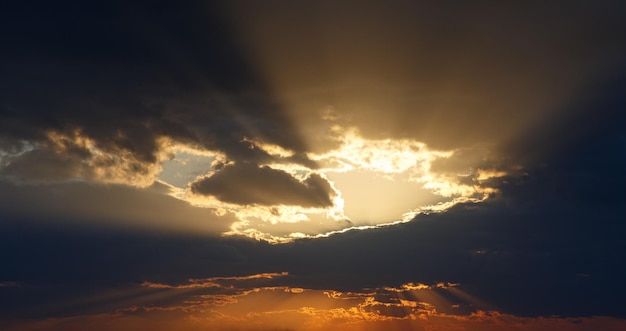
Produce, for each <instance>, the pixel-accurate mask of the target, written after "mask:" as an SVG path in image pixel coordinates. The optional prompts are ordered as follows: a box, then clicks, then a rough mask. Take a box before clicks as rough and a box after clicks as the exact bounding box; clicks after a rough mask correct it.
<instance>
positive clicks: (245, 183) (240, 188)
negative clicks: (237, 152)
mask: <svg viewBox="0 0 626 331" xmlns="http://www.w3.org/2000/svg"><path fill="white" fill-rule="evenodd" d="M190 185H191V191H192V192H193V193H195V194H200V195H212V196H215V197H216V198H218V199H219V200H221V201H223V202H229V203H234V204H239V205H248V204H258V205H266V206H271V205H294V206H302V207H329V206H332V204H333V203H332V198H333V196H334V195H335V192H334V190H333V189H332V187H331V186H330V184H329V183H328V181H327V180H326V179H324V178H322V177H321V176H320V175H317V174H310V175H308V176H307V177H306V178H305V179H304V180H299V179H297V178H295V177H293V176H292V175H291V174H289V173H287V172H285V171H282V170H276V169H272V168H270V167H267V166H261V167H259V166H256V165H254V164H246V163H244V164H241V165H229V166H225V167H223V168H222V169H220V170H218V171H216V172H215V173H213V174H211V175H209V176H206V177H202V178H200V179H198V180H196V181H195V182H193V183H191V184H190Z"/></svg>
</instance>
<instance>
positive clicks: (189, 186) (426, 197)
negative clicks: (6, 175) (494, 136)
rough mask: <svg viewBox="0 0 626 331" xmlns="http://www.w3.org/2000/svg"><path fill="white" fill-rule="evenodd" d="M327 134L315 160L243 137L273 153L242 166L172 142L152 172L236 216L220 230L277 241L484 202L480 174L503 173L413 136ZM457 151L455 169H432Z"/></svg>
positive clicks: (334, 127) (181, 192)
mask: <svg viewBox="0 0 626 331" xmlns="http://www.w3.org/2000/svg"><path fill="white" fill-rule="evenodd" d="M330 132H331V136H330V139H332V140H334V141H335V142H336V144H335V146H336V147H335V148H333V149H330V150H327V151H325V152H322V153H309V154H308V155H307V158H308V159H309V160H312V161H314V162H315V163H316V164H317V167H309V166H307V165H304V164H303V163H295V162H294V161H293V156H294V154H295V153H294V152H293V151H290V150H287V149H285V148H283V147H280V146H278V145H274V144H269V143H265V142H263V141H262V140H260V139H250V138H244V139H243V140H242V142H243V143H248V144H249V148H250V149H258V150H260V151H261V152H264V153H266V154H268V155H272V156H273V158H271V161H269V162H265V163H261V164H256V163H246V162H242V161H234V160H228V159H227V157H225V156H224V155H222V154H220V153H217V152H212V151H203V150H197V149H193V148H188V147H185V146H178V147H176V146H175V147H170V148H169V149H170V151H171V158H170V159H167V160H166V161H164V162H162V163H161V168H162V171H161V172H160V173H159V175H158V177H157V178H158V180H160V181H162V182H165V183H167V184H169V185H171V190H172V191H171V195H172V196H174V197H176V198H178V199H182V200H184V201H187V202H189V203H191V204H193V205H195V206H197V207H204V208H207V209H209V210H211V211H212V213H213V215H214V216H217V217H221V216H225V215H229V216H231V217H234V218H235V219H236V220H237V221H235V222H234V223H233V224H232V225H231V229H230V231H228V232H226V233H225V234H226V235H243V236H247V237H251V238H256V239H262V240H266V241H269V242H273V243H281V242H289V241H292V240H294V239H298V238H315V237H324V236H328V235H331V234H333V233H338V232H345V231H348V230H351V229H355V230H358V229H368V228H372V227H379V226H387V225H392V224H396V223H402V222H408V221H410V220H412V219H413V218H414V217H415V216H416V215H418V214H419V213H429V212H440V211H443V210H446V209H447V208H449V207H451V206H453V205H455V204H456V203H459V202H468V201H472V202H479V201H483V200H485V199H486V198H487V197H488V196H489V194H491V193H494V192H495V189H494V188H491V187H489V186H487V185H486V183H487V182H488V181H487V180H488V179H490V178H493V177H501V176H504V175H506V172H504V171H501V170H497V169H495V168H489V169H481V168H480V165H477V164H474V163H475V159H476V157H474V158H472V159H471V160H466V159H465V158H466V156H465V154H467V153H464V154H458V153H456V151H453V150H448V151H442V150H432V149H429V148H428V146H427V145H426V144H424V143H422V142H419V141H415V140H411V139H369V138H366V137H363V136H362V135H361V134H360V132H359V130H358V129H357V128H355V127H350V126H342V125H339V124H337V123H331V127H330ZM477 153H478V151H477ZM454 158H458V160H455V162H457V163H461V164H463V165H464V168H463V169H462V171H460V172H459V171H449V170H441V169H434V168H433V164H434V163H435V162H439V161H441V160H450V159H454ZM478 159H480V158H478Z"/></svg>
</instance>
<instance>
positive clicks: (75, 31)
mask: <svg viewBox="0 0 626 331" xmlns="http://www.w3.org/2000/svg"><path fill="white" fill-rule="evenodd" d="M3 7H6V8H4V9H3V10H2V14H1V15H2V19H1V20H2V29H3V30H4V31H11V33H10V34H9V35H7V38H6V39H5V40H4V42H3V49H5V50H6V51H5V52H3V53H2V55H0V72H2V75H1V77H2V78H0V87H1V88H0V90H2V92H0V101H1V102H0V150H3V151H11V150H17V151H19V148H20V145H21V144H23V143H24V142H27V143H29V144H30V145H31V147H33V148H35V149H37V150H39V151H37V152H33V153H29V154H27V155H18V156H14V158H13V159H14V160H13V161H14V162H20V163H21V164H22V165H24V166H25V167H22V166H19V167H18V166H14V167H13V168H14V169H9V170H7V171H9V172H10V173H11V175H12V176H13V177H15V178H18V177H30V176H31V175H33V171H35V169H34V168H35V167H39V165H36V164H35V165H33V164H32V163H33V162H39V163H42V164H45V163H49V164H50V170H49V172H55V171H58V172H57V174H56V175H52V174H46V173H44V172H42V171H38V170H37V171H35V172H36V174H34V175H35V176H38V177H41V178H43V177H46V176H48V175H50V176H52V177H53V178H62V177H64V174H63V172H64V171H62V170H61V169H60V168H67V169H71V168H76V167H81V163H85V162H87V163H88V162H89V160H90V158H91V157H92V155H90V153H89V150H85V148H86V147H85V146H83V145H81V144H80V143H79V142H77V141H75V139H74V138H86V139H89V140H90V143H91V144H92V146H91V147H90V148H92V149H93V148H95V149H98V150H100V151H101V152H103V153H105V154H111V155H123V156H124V162H126V163H130V164H134V165H135V167H137V172H138V173H141V171H142V169H144V168H147V167H150V166H151V165H154V164H155V163H157V162H158V161H159V157H160V153H161V152H162V147H163V146H162V144H161V140H160V139H161V138H169V139H171V140H174V141H177V142H180V143H184V144H193V145H196V146H198V147H200V148H205V149H210V150H216V151H220V152H223V153H225V154H226V155H227V156H229V157H230V158H232V159H237V160H238V159H246V160H248V161H251V162H254V161H255V160H257V159H260V160H263V159H265V160H267V159H270V158H271V157H270V156H269V155H267V154H266V153H264V152H263V151H261V150H259V149H256V150H252V149H250V148H248V147H249V144H248V143H245V142H242V139H244V137H248V138H252V139H260V140H263V141H265V142H268V143H273V144H277V145H280V146H283V147H284V148H287V149H291V150H294V151H295V152H300V154H299V155H300V157H299V158H293V160H294V161H296V162H308V163H309V164H310V163H311V162H310V161H308V160H307V159H306V158H305V157H302V155H303V154H302V152H303V151H304V150H305V146H304V143H303V142H302V139H301V137H300V136H299V134H297V133H296V131H295V130H294V128H293V126H292V124H291V123H290V120H289V119H288V117H287V116H285V114H284V111H283V109H282V105H280V104H279V103H278V102H276V101H275V100H274V98H273V96H272V94H271V93H270V92H269V90H268V89H267V86H266V84H265V83H264V82H263V80H262V79H261V78H260V77H259V75H258V74H257V73H256V69H255V68H254V64H253V63H252V62H251V61H250V60H249V59H248V58H247V56H246V51H245V50H244V49H243V48H242V46H241V45H240V44H239V43H238V39H237V38H236V36H234V35H232V34H231V30H232V29H231V28H230V27H229V25H228V23H227V22H225V21H224V20H223V19H222V16H221V15H220V7H219V5H218V4H216V3H207V4H203V3H198V2H194V1H183V2H180V3H177V4H165V3H155V4H152V3H151V4H149V6H148V5H146V6H141V5H137V6H134V5H128V4H125V3H118V2H115V1H113V2H110V3H108V2H107V3H106V4H104V3H103V4H89V5H86V4H82V3H79V2H61V3H58V4H55V6H49V5H47V4H44V3H39V4H38V5H37V6H26V5H20V4H10V5H6V6H5V5H3ZM52 134H55V135H57V136H64V137H70V138H71V139H69V140H67V141H65V145H66V146H63V147H64V150H63V151H59V150H58V146H55V142H54V141H52V138H51V135H52ZM80 149H82V150H83V151H82V153H70V154H71V155H66V154H68V151H67V150H80ZM113 166H114V165H102V168H104V169H106V167H109V168H110V167H113ZM22 172H23V173H22ZM65 172H67V173H66V174H65V175H66V176H65V177H66V178H71V177H72V176H73V175H76V171H74V172H72V171H69V170H67V171H65ZM129 172H131V173H132V172H133V170H132V169H129ZM79 175H83V176H84V177H86V178H89V176H88V175H84V174H79ZM131 175H132V174H131Z"/></svg>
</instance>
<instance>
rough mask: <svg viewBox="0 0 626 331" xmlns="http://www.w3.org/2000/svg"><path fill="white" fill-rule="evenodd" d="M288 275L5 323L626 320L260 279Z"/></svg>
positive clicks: (539, 325)
mask: <svg viewBox="0 0 626 331" xmlns="http://www.w3.org/2000/svg"><path fill="white" fill-rule="evenodd" d="M288 276H289V275H288V274H287V273H284V272H283V273H266V274H256V275H250V276H242V277H212V278H206V279H193V280H190V281H189V282H188V283H184V284H175V285H168V284H156V283H150V282H145V283H143V284H142V288H143V291H146V290H147V291H157V292H156V293H152V294H149V293H148V294H145V297H146V298H149V299H150V300H152V301H154V300H157V301H158V300H164V299H165V301H162V302H168V304H167V305H163V304H155V303H147V304H134V305H131V306H127V307H122V308H120V309H117V310H116V311H115V312H111V313H102V314H97V315H83V316H75V317H61V318H54V319H45V320H15V321H14V322H15V324H14V325H15V327H12V326H11V324H9V326H8V328H6V329H5V330H7V331H17V330H20V331H22V330H44V329H45V330H49V331H56V330H59V331H60V330H69V331H72V330H85V329H89V330H93V331H100V330H113V329H115V330H148V329H150V330H155V331H161V330H163V331H165V330H172V329H176V330H182V331H200V330H207V328H208V329H210V330H242V331H243V330H294V331H324V330H355V331H356V330H371V331H378V330H380V331H383V330H435V331H444V330H465V331H479V330H480V331H485V330H487V331H495V330H498V331H508V330H519V329H520V328H523V329H524V330H531V331H547V330H554V331H581V330H589V329H595V330H600V329H602V330H617V329H618V328H619V327H623V326H626V320H620V319H617V318H609V317H586V318H561V317H536V318H531V317H518V316H515V315H510V314H504V313H500V312H498V311H497V310H494V309H491V310H482V309H481V308H480V306H476V305H477V304H478V302H479V300H477V299H475V298H473V297H472V296H471V295H469V294H466V293H465V292H464V291H463V290H462V289H460V288H459V287H462V285H459V284H451V283H438V284H433V285H426V284H420V283H407V284H403V285H401V286H400V287H397V288H396V287H385V288H380V289H363V290H361V291H357V292H342V291H337V290H322V289H306V288H297V287H295V288H294V287H288V286H263V284H268V282H271V281H273V280H280V279H281V278H285V277H288ZM258 285H262V286H258ZM445 292H448V293H447V294H446V295H445V297H444V295H443V294H444V293H445ZM468 298H470V299H471V300H470V301H467V299H468ZM109 299H110V298H109ZM133 328H137V329H133Z"/></svg>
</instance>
